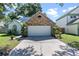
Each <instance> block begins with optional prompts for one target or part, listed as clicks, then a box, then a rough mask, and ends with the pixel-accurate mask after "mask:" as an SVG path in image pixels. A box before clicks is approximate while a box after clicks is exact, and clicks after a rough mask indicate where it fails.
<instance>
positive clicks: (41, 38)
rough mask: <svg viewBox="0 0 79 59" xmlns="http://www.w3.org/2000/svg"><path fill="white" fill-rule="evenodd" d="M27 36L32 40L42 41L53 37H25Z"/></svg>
mask: <svg viewBox="0 0 79 59" xmlns="http://www.w3.org/2000/svg"><path fill="white" fill-rule="evenodd" d="M27 38H28V40H33V41H43V40H52V39H55V38H54V37H52V36H30V37H27Z"/></svg>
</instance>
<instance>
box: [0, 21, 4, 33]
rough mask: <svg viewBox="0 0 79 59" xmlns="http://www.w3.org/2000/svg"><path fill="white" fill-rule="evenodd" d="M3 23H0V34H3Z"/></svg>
mask: <svg viewBox="0 0 79 59" xmlns="http://www.w3.org/2000/svg"><path fill="white" fill-rule="evenodd" d="M4 24H5V22H4V21H0V33H4V32H5V26H4Z"/></svg>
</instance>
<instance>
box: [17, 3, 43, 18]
mask: <svg viewBox="0 0 79 59" xmlns="http://www.w3.org/2000/svg"><path fill="white" fill-rule="evenodd" d="M38 11H42V8H41V5H40V4H39V3H27V4H19V5H18V7H17V8H16V12H17V14H18V15H21V16H28V17H30V16H32V15H33V14H35V13H36V12H38Z"/></svg>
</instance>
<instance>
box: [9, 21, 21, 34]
mask: <svg viewBox="0 0 79 59" xmlns="http://www.w3.org/2000/svg"><path fill="white" fill-rule="evenodd" d="M13 25H16V26H17V31H18V33H19V34H20V33H21V25H20V23H18V22H17V21H13V22H12V23H10V24H9V26H8V29H12V28H13Z"/></svg>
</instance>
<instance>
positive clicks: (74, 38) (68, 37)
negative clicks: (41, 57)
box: [60, 34, 79, 43]
mask: <svg viewBox="0 0 79 59" xmlns="http://www.w3.org/2000/svg"><path fill="white" fill-rule="evenodd" d="M60 40H61V41H63V42H65V43H71V42H73V41H78V42H79V36H74V35H69V34H62V39H60Z"/></svg>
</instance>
